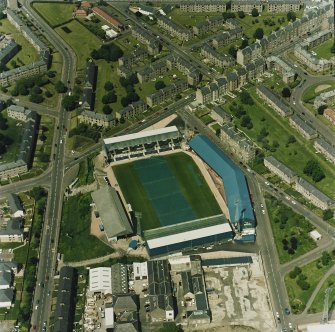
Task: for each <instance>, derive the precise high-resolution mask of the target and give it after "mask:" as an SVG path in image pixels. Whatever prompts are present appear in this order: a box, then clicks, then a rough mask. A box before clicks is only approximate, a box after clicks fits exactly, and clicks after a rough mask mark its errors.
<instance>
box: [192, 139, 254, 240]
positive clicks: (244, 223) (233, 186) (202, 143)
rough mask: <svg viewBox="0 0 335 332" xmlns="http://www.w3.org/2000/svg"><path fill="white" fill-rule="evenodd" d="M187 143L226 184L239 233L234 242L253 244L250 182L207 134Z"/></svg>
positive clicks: (230, 211) (236, 231) (229, 206)
mask: <svg viewBox="0 0 335 332" xmlns="http://www.w3.org/2000/svg"><path fill="white" fill-rule="evenodd" d="M188 144H189V146H190V147H191V149H192V150H193V151H194V152H195V153H196V154H197V155H198V156H199V157H200V158H201V159H202V160H203V161H204V162H205V163H206V164H207V165H208V166H209V167H211V168H212V169H213V170H214V171H215V172H216V173H217V174H218V175H219V176H220V177H221V179H222V181H223V184H224V190H225V194H226V201H227V205H228V210H229V215H230V223H231V224H232V227H233V229H234V231H235V233H236V235H235V238H234V240H235V241H243V242H254V241H255V240H256V219H255V215H254V212H253V207H252V203H251V198H250V194H249V189H248V184H247V180H246V178H245V176H244V174H243V172H242V171H241V169H240V168H239V167H238V166H237V165H235V163H234V162H233V161H232V160H231V159H230V158H229V157H228V156H227V155H226V154H225V153H224V152H223V151H222V150H221V149H220V148H219V147H218V146H217V145H216V144H214V143H213V142H212V141H210V140H209V139H208V138H207V137H206V136H204V135H197V136H196V137H194V138H192V139H191V140H190V141H189V142H188Z"/></svg>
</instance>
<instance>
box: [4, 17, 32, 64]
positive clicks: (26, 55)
mask: <svg viewBox="0 0 335 332" xmlns="http://www.w3.org/2000/svg"><path fill="white" fill-rule="evenodd" d="M0 23H1V26H0V34H8V35H10V36H11V37H12V38H13V39H14V40H15V41H16V43H17V44H19V45H20V46H21V50H20V51H19V52H18V53H17V54H16V55H15V56H14V57H13V58H12V59H11V60H10V61H9V62H8V64H7V67H8V69H12V68H13V66H12V65H11V64H10V62H11V61H12V60H14V61H16V63H17V65H18V66H22V65H27V64H29V63H33V62H34V61H36V60H37V59H38V53H37V51H36V49H35V48H34V47H33V45H31V44H30V43H29V42H28V40H27V39H26V38H25V37H24V36H23V35H22V33H21V32H19V31H18V30H17V29H16V28H15V27H14V25H12V24H11V23H10V22H9V21H8V19H3V20H1V21H0Z"/></svg>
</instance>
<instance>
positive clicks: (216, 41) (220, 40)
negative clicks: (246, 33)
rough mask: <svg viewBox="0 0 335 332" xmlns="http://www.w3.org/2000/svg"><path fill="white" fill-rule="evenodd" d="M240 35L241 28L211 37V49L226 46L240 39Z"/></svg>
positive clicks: (241, 32)
mask: <svg viewBox="0 0 335 332" xmlns="http://www.w3.org/2000/svg"><path fill="white" fill-rule="evenodd" d="M242 34H243V30H242V28H241V27H238V28H235V29H232V30H229V31H221V32H219V33H218V34H216V35H215V36H214V37H213V39H212V44H213V47H214V48H219V47H222V46H225V45H228V44H229V43H231V42H232V41H234V40H236V39H239V38H241V37H242Z"/></svg>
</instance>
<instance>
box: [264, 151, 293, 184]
mask: <svg viewBox="0 0 335 332" xmlns="http://www.w3.org/2000/svg"><path fill="white" fill-rule="evenodd" d="M264 165H265V167H266V168H268V169H269V170H270V171H271V172H272V173H274V174H276V175H278V176H279V177H280V178H281V179H282V180H284V181H285V182H287V183H288V184H292V183H294V182H295V180H296V178H297V174H296V173H295V172H293V171H292V170H291V169H290V168H288V167H287V166H285V165H284V164H283V163H281V162H280V161H279V160H277V159H276V158H275V157H272V156H269V157H265V158H264Z"/></svg>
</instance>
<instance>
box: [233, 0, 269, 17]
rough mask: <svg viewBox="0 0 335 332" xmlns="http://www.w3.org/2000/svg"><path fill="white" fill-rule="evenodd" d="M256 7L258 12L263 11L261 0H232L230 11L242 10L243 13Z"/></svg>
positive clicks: (249, 11)
mask: <svg viewBox="0 0 335 332" xmlns="http://www.w3.org/2000/svg"><path fill="white" fill-rule="evenodd" d="M254 8H256V9H257V10H258V12H259V13H261V12H262V11H263V4H262V1H261V0H256V1H253V0H232V2H231V11H232V12H239V11H243V12H245V13H248V14H249V13H251V12H252V10H253V9H254Z"/></svg>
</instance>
